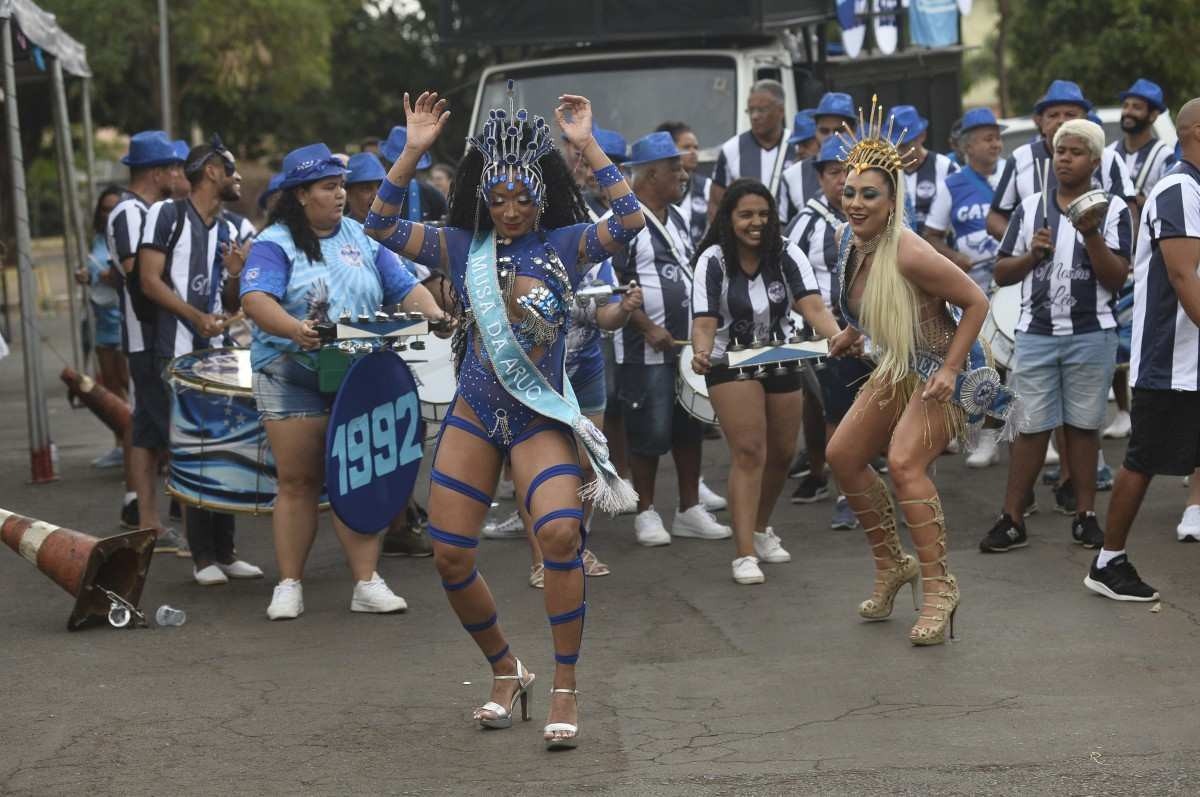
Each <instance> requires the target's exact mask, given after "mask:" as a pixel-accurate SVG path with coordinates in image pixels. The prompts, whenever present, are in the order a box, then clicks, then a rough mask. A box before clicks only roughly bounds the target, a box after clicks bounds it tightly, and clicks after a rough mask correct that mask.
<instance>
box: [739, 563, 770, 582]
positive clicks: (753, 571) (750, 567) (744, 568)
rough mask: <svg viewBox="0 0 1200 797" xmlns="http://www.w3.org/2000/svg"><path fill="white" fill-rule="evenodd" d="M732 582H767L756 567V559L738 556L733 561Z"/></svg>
mask: <svg viewBox="0 0 1200 797" xmlns="http://www.w3.org/2000/svg"><path fill="white" fill-rule="evenodd" d="M733 580H734V581H736V582H737V583H739V584H761V583H763V582H764V581H766V580H767V577H766V576H764V575H763V571H762V570H760V569H759V567H758V559H757V558H755V557H753V556H740V557H738V558H737V559H734V560H733Z"/></svg>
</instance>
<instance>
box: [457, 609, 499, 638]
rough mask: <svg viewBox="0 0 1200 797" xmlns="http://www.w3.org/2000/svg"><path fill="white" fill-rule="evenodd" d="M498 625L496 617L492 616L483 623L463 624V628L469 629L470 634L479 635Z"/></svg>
mask: <svg viewBox="0 0 1200 797" xmlns="http://www.w3.org/2000/svg"><path fill="white" fill-rule="evenodd" d="M495 624H496V615H494V614H493V615H492V616H491V617H489V618H488V619H486V620H484V621H483V622H482V623H463V628H465V629H467V633H469V634H478V633H479V632H480V631H486V630H488V629H489V628H491V627H492V626H494V625H495Z"/></svg>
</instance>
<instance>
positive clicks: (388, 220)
mask: <svg viewBox="0 0 1200 797" xmlns="http://www.w3.org/2000/svg"><path fill="white" fill-rule="evenodd" d="M402 218H404V214H402V213H397V214H396V215H394V216H384V215H382V214H380V213H376V212H375V211H373V210H368V211H367V218H366V220H364V221H363V227H364V228H366V229H368V230H386V229H389V228H391V227H392V226H393V225H394V224H396V222H398V221H400V219H402Z"/></svg>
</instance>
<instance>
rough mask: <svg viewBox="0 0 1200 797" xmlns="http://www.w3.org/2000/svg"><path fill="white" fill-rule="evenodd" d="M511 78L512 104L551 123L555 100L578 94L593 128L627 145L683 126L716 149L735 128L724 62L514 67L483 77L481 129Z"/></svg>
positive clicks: (731, 74) (731, 70)
mask: <svg viewBox="0 0 1200 797" xmlns="http://www.w3.org/2000/svg"><path fill="white" fill-rule="evenodd" d="M509 78H512V79H515V80H516V81H517V105H518V107H525V108H528V109H529V111H530V112H531V113H535V114H540V115H542V116H545V117H546V120H547V121H548V122H550V123H551V124H553V116H554V108H555V106H557V105H558V96H559V95H560V94H581V95H583V96H584V97H587V98H588V99H589V100H591V101H592V113H593V115H594V122H595V124H597V125H599V126H600V127H604V128H607V129H609V130H616V131H617V132H619V133H620V134H621V135H623V136H625V138H626V140H627V141H629V142H630V143H633V141H634V140H635V139H638V138H640V137H642V136H644V135H646V134H647V133H649V132H651V131H652V130H654V128H655V127H656V126H658V124H659V123H661V122H666V121H680V122H686V123H687V125H688V126H689V127H691V128H692V130H694V131H695V133H696V137H697V138H699V139H700V146H701V148H703V149H710V148H713V147H718V146H720V145H721V144H722V143H724V141H725V140H726V139H728V138H729V137H730V136H732V135H733V134H734V133H735V132H737V130H736V126H737V114H738V108H737V80H736V71H735V66H734V61H733V59H732V58H727V57H694V56H675V57H672V56H671V55H670V54H664V55H660V56H656V57H654V58H643V59H632V60H631V59H628V58H622V59H621V60H620V61H603V60H598V61H565V62H560V63H556V64H542V65H538V66H524V67H523V66H514V67H512V68H507V69H503V70H501V71H498V72H494V73H492V74H491V75H489V76H488V78H487V83H486V84H485V86H484V90H483V95H482V100H481V101H482V103H483V104H482V106H481V108H480V109H479V113H478V114H477V116H476V119H477V120H479V123H482V120H483V118H485V117H486V115H487V109H489V108H500V107H504V105H505V90H506V85H507V81H508V79H509Z"/></svg>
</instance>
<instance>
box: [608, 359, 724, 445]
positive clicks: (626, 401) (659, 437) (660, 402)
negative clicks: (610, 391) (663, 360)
mask: <svg viewBox="0 0 1200 797" xmlns="http://www.w3.org/2000/svg"><path fill="white" fill-rule="evenodd" d="M676 371H677V367H676V364H675V363H670V364H658V365H618V366H617V396H618V397H619V398H620V401H621V415H622V417H623V418H624V419H625V437H626V439H627V440H628V441H629V450H630V451H631V452H632V453H634V454H636V455H638V456H642V457H661V456H662V455H663V454H666V453H667V452H668V451H670V450H671V448H672V447H674V446H675V445H677V444H688V443H690V444H698V443H699V442H700V441H701V440H702V439H703V435H704V430H703V429H702V428H701V426H700V421H698V420H696V419H695V418H693V417H692V416H691V415H688V414H687V412H686V411H685V410H684V409H683V407H681V406H680V405H679V402H678V401H676V400H675V373H676Z"/></svg>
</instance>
